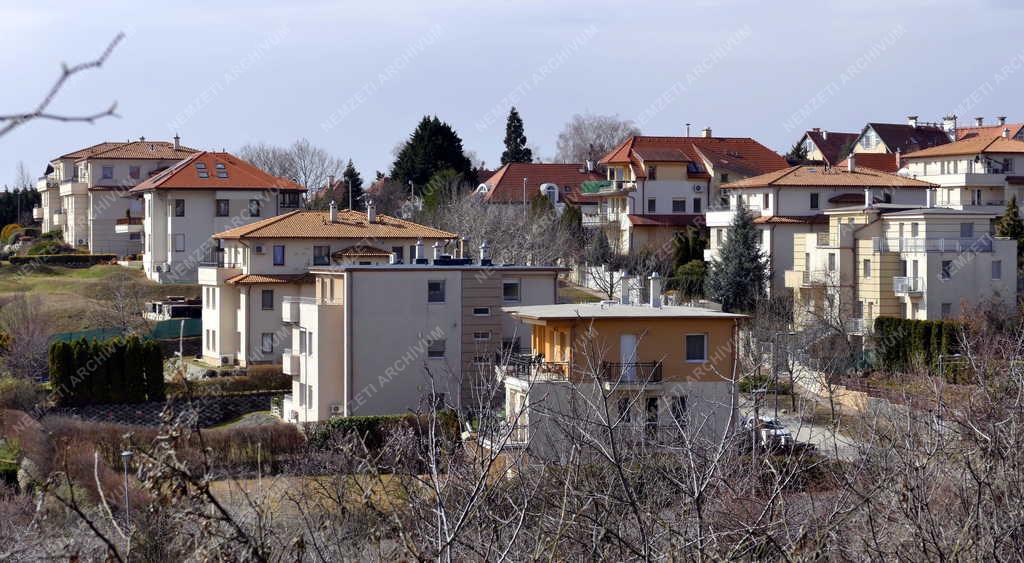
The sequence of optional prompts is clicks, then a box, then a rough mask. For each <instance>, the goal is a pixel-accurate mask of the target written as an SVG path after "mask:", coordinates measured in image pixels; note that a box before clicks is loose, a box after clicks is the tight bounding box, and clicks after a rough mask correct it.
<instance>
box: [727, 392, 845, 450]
mask: <svg viewBox="0 0 1024 563" xmlns="http://www.w3.org/2000/svg"><path fill="white" fill-rule="evenodd" d="M789 407H790V399H789V397H780V398H779V416H778V419H779V422H780V423H782V425H783V426H785V427H786V428H787V429H788V430H789V431H790V432H791V433H792V434H793V439H794V440H796V441H797V442H804V443H808V444H814V446H815V447H816V448H818V452H819V453H820V454H822V455H827V456H829V457H838V459H841V460H844V461H851V460H854V459H856V458H857V454H858V452H857V441H856V440H854V439H853V438H851V437H850V436H848V435H846V434H843V433H842V432H841V431H836V432H833V431H832V427H831V425H829V424H821V423H816V422H808V421H806V420H804V419H805V418H806V419H810V418H812V417H811V416H809V415H811V414H812V413H811V412H810V411H809V409H812V408H814V402H813V400H807V399H803V400H802V402H801V403H797V407H798V408H803V409H804V410H808V412H802V413H794V412H792V411H791V410H790V408H789ZM759 414H760V415H761V416H768V417H771V416H774V415H775V403H774V401H773V400H768V401H766V402H764V403H763V404H762V405H761V408H760V413H759ZM753 415H754V403H753V401H752V400H751V399H750V397H749V396H746V395H740V416H741V417H742V418H743V419H744V420H745V419H746V418H747V417H749V416H753ZM802 415H803V416H802ZM837 453H838V456H837Z"/></svg>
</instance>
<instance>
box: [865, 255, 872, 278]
mask: <svg viewBox="0 0 1024 563" xmlns="http://www.w3.org/2000/svg"><path fill="white" fill-rule="evenodd" d="M864 277H865V278H870V277H871V259H870V258H865V259H864Z"/></svg>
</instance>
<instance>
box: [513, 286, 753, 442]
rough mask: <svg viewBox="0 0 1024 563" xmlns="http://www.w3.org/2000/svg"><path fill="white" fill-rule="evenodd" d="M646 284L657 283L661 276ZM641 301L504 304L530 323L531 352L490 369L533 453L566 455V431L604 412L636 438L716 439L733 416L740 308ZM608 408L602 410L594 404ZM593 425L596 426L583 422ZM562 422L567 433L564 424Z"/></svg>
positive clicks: (594, 421) (597, 420)
mask: <svg viewBox="0 0 1024 563" xmlns="http://www.w3.org/2000/svg"><path fill="white" fill-rule="evenodd" d="M653 283H655V284H659V285H660V280H657V278H655V279H654V281H653ZM650 295H652V296H654V300H653V301H651V302H649V303H648V304H619V303H612V304H609V303H593V304H575V305H573V304H561V305H541V306H519V307H507V308H505V309H504V310H505V311H506V312H507V313H508V314H510V315H511V316H512V317H513V318H514V319H517V320H520V321H523V322H525V323H528V324H530V325H532V327H533V334H532V338H531V343H532V349H531V350H530V351H529V354H525V355H519V356H515V355H513V356H511V357H509V358H507V360H506V361H505V362H502V363H500V364H498V365H497V366H496V372H497V376H498V377H499V378H500V380H501V381H502V383H503V384H504V387H505V409H504V412H505V416H506V417H507V423H508V424H509V425H510V426H511V427H510V428H509V429H508V430H507V432H509V434H510V436H511V441H512V445H513V446H519V447H525V448H527V449H528V450H529V452H530V453H531V455H536V456H538V457H541V458H554V459H564V456H567V455H571V452H570V451H569V449H567V448H566V447H565V445H566V444H565V440H566V437H565V434H564V432H567V431H569V432H572V431H573V430H572V428H573V427H575V429H576V430H577V431H579V432H581V433H586V432H589V431H593V430H594V429H596V428H599V427H600V424H601V421H603V420H606V417H607V416H613V417H616V422H617V424H616V427H617V428H619V429H627V428H632V427H635V428H636V429H637V430H638V432H636V434H637V435H639V436H655V435H657V433H658V432H659V430H667V431H668V432H669V433H670V434H672V433H678V431H679V430H691V431H692V430H698V431H700V432H702V433H704V435H705V436H707V437H711V436H721V435H722V434H724V432H725V431H726V430H727V428H728V427H729V424H730V423H731V422H733V421H734V419H735V417H736V411H735V405H736V400H735V399H736V386H735V377H736V371H735V370H736V356H735V354H736V334H737V330H738V323H739V322H740V320H741V319H743V318H744V317H743V315H737V314H731V313H723V312H721V311H715V310H711V309H706V308H700V307H687V306H663V305H661V303H660V302H659V300H660V288H658V287H652V288H651V290H650ZM604 404H610V405H612V412H610V413H606V412H604V411H603V410H601V409H600V405H604ZM589 425H594V428H588V426H589ZM567 429H568V430H567Z"/></svg>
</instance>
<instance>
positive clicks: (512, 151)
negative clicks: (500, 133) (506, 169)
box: [501, 106, 533, 164]
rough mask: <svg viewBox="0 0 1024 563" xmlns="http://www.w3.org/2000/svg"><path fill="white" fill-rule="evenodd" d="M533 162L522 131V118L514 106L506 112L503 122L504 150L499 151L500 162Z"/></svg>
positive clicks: (531, 152)
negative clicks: (506, 119)
mask: <svg viewBox="0 0 1024 563" xmlns="http://www.w3.org/2000/svg"><path fill="white" fill-rule="evenodd" d="M510 162H533V151H532V150H530V148H529V147H527V146H526V133H525V132H524V131H523V118H521V117H519V112H518V111H516V108H515V106H512V109H511V110H510V111H509V112H508V122H506V123H505V152H503V153H501V163H502V164H508V163H510Z"/></svg>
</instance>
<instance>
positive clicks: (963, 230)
mask: <svg viewBox="0 0 1024 563" xmlns="http://www.w3.org/2000/svg"><path fill="white" fill-rule="evenodd" d="M960 238H974V223H960Z"/></svg>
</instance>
